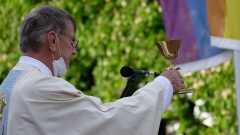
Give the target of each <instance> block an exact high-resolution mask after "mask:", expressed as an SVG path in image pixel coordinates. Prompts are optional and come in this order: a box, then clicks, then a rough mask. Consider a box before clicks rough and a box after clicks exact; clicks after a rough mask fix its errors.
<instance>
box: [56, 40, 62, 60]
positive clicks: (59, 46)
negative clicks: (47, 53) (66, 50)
mask: <svg viewBox="0 0 240 135" xmlns="http://www.w3.org/2000/svg"><path fill="white" fill-rule="evenodd" d="M57 43H58V50H59V52H60V56H61V57H62V53H61V49H60V46H59V42H58V36H57Z"/></svg>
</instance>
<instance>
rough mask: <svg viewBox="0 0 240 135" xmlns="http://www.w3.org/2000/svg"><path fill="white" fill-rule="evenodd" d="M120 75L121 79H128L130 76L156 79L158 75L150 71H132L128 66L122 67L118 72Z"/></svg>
mask: <svg viewBox="0 0 240 135" xmlns="http://www.w3.org/2000/svg"><path fill="white" fill-rule="evenodd" d="M120 73H121V75H122V76H123V77H130V76H133V75H135V76H154V77H157V76H159V75H160V74H159V73H156V72H151V71H145V70H133V69H132V68H130V67H129V66H123V67H122V68H121V70H120Z"/></svg>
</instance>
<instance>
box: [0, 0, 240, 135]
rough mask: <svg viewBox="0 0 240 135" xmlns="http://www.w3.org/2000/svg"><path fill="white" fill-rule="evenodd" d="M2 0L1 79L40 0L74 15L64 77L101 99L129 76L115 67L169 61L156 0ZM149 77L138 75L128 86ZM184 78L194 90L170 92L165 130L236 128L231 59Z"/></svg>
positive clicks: (153, 66)
mask: <svg viewBox="0 0 240 135" xmlns="http://www.w3.org/2000/svg"><path fill="white" fill-rule="evenodd" d="M0 1H1V5H0V20H1V23H0V24H1V25H0V31H1V34H0V44H1V49H0V52H1V55H0V63H1V64H0V74H1V75H0V82H2V81H3V79H4V78H5V77H6V75H7V73H8V72H9V70H11V68H12V67H13V66H14V65H15V64H16V62H17V61H18V59H19V57H20V56H21V52H20V49H19V29H20V26H21V22H22V20H23V18H24V16H25V15H26V14H27V13H28V12H30V11H32V10H33V9H34V8H36V7H38V6H39V5H44V4H51V5H55V6H58V7H60V8H63V9H65V10H67V11H68V12H69V13H70V14H72V15H73V17H74V18H75V19H76V22H77V31H76V37H78V38H79V39H80V43H79V47H81V49H80V50H79V52H78V54H77V55H76V56H75V57H74V58H73V60H72V62H71V65H70V66H71V67H70V69H69V72H68V73H67V75H66V76H65V77H64V78H65V79H66V80H68V81H69V82H71V83H72V84H74V85H75V86H76V88H78V89H79V90H82V91H84V92H85V93H86V94H89V95H93V96H97V97H100V98H101V99H102V101H103V102H112V101H115V100H117V99H118V98H119V97H120V95H121V93H122V91H123V89H124V87H125V85H126V81H127V80H126V78H123V77H122V76H121V75H120V73H119V71H120V69H121V67H122V66H124V65H129V66H131V67H132V68H134V69H143V70H153V71H156V72H159V73H161V72H162V71H164V69H165V68H166V67H167V66H168V64H169V63H168V62H167V61H166V60H164V59H163V57H162V56H161V55H160V53H159V51H158V49H157V47H156V45H155V43H156V42H157V41H160V40H165V39H166V35H165V31H164V26H163V20H162V16H161V7H160V5H159V3H158V1H156V0H132V1H127V0H71V1H68V0H52V1H49V0H31V1H28V0H11V1H3V0H0ZM151 80H153V78H151V77H139V78H136V80H135V85H134V86H133V87H131V90H132V91H134V90H135V89H137V88H138V87H141V86H143V85H144V84H146V83H147V82H149V81H151ZM184 80H185V83H186V85H187V86H188V87H191V86H192V87H193V88H195V89H196V91H195V92H194V93H193V94H183V95H174V97H173V101H172V103H171V105H170V106H169V108H168V110H167V111H166V112H165V113H164V114H163V116H162V119H163V120H162V122H164V123H166V127H167V129H166V130H167V133H171V132H172V133H173V132H174V133H175V134H202V135H205V134H236V133H237V115H236V94H235V89H236V86H235V83H234V70H233V62H232V61H230V62H226V63H224V64H221V65H219V66H217V67H212V68H210V69H207V70H201V71H199V72H195V73H191V74H186V75H184ZM207 116H210V117H207ZM207 120H210V121H212V122H213V123H211V122H208V121H207ZM206 123H207V124H206ZM209 124H210V125H209ZM162 126H163V127H164V126H165V125H164V124H162Z"/></svg>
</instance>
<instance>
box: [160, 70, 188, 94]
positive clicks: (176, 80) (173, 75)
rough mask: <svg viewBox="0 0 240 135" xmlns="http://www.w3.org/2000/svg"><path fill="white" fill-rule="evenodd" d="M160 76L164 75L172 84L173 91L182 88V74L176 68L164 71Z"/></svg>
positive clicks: (183, 86)
mask: <svg viewBox="0 0 240 135" xmlns="http://www.w3.org/2000/svg"><path fill="white" fill-rule="evenodd" d="M161 76H164V77H166V78H167V79H168V80H169V81H170V82H171V83H172V86H173V93H174V94H176V93H178V91H179V90H181V89H184V88H185V85H184V81H183V79H182V75H181V74H180V72H179V71H178V70H167V71H164V72H163V73H162V74H161Z"/></svg>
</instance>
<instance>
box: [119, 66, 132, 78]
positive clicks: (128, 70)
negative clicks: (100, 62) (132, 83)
mask: <svg viewBox="0 0 240 135" xmlns="http://www.w3.org/2000/svg"><path fill="white" fill-rule="evenodd" d="M120 73H121V75H122V76H123V77H129V76H132V75H133V74H134V70H133V69H132V68H130V67H129V66H123V67H122V68H121V70H120Z"/></svg>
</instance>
